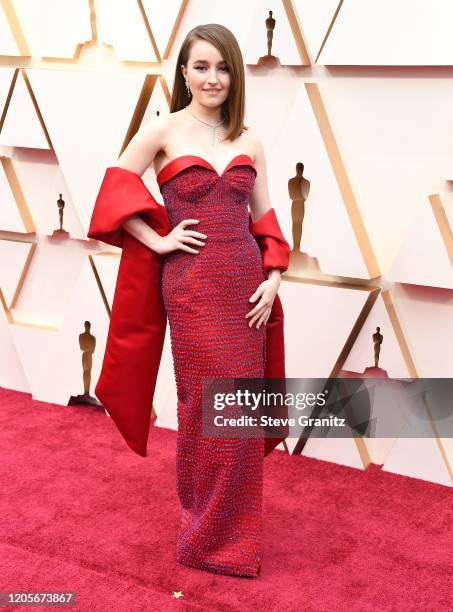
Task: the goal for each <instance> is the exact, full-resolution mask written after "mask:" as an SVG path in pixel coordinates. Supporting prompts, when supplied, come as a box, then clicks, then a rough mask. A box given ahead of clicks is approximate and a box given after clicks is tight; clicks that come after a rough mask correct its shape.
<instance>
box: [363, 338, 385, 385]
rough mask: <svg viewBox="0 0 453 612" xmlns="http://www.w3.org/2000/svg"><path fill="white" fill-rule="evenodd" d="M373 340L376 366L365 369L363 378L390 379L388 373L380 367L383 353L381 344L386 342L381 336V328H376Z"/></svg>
mask: <svg viewBox="0 0 453 612" xmlns="http://www.w3.org/2000/svg"><path fill="white" fill-rule="evenodd" d="M372 339H373V350H374V366H372V367H368V368H365V370H364V372H363V376H364V377H370V378H371V377H373V378H388V374H387V372H386V371H385V370H383V369H382V368H380V367H379V366H378V363H379V356H380V353H381V344H382V342H383V340H384V336H383V335H382V334H381V328H380V327H376V331H375V332H374V334H373V336H372Z"/></svg>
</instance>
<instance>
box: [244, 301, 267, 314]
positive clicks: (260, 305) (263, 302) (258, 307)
mask: <svg viewBox="0 0 453 612" xmlns="http://www.w3.org/2000/svg"><path fill="white" fill-rule="evenodd" d="M268 304H269V300H267V299H266V298H265V297H264V296H261V299H260V301H259V302H258V304H256V305H255V307H254V308H252V310H250V311H249V312H248V313H247V314H246V315H245V317H246V318H247V317H251V316H252V315H253V314H254V313H255V312H257V311H258V310H260V309H261V308H264V307H266V306H268Z"/></svg>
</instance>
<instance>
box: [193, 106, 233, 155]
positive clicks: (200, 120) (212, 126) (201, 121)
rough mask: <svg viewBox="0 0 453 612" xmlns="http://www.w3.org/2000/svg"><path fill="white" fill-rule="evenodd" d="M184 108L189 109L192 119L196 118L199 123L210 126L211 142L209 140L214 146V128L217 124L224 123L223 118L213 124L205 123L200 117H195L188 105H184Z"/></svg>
mask: <svg viewBox="0 0 453 612" xmlns="http://www.w3.org/2000/svg"><path fill="white" fill-rule="evenodd" d="M186 108H187V110H188V111H189V113H190V114H191V115H192V117H193V118H194V119H196V120H197V121H199V122H200V123H203V124H204V125H207V126H208V127H210V128H212V142H211V145H213V146H214V143H215V130H216V128H218V127H219V125H222V123H225V119H222V121H220V122H219V123H216V124H215V125H211V124H210V123H207V122H206V121H203V120H202V119H199V118H198V117H196V116H195V115H194V114H193V112H192V111H191V110H190V108H189V107H188V106H186Z"/></svg>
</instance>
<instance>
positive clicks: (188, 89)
mask: <svg viewBox="0 0 453 612" xmlns="http://www.w3.org/2000/svg"><path fill="white" fill-rule="evenodd" d="M186 88H187V97H188V98H189V100H190V96H191V95H192V94H191V92H190V87H189V81H188V80H187V79H186Z"/></svg>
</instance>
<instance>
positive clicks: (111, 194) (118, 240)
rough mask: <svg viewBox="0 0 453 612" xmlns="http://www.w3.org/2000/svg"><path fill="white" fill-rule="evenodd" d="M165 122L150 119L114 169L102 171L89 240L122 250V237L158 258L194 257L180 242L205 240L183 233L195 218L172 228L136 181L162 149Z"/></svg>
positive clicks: (161, 209) (162, 210)
mask: <svg viewBox="0 0 453 612" xmlns="http://www.w3.org/2000/svg"><path fill="white" fill-rule="evenodd" d="M170 123H171V120H170V119H169V117H166V118H163V119H162V118H156V119H153V120H151V121H149V122H148V123H147V124H145V125H144V126H142V127H141V128H140V130H139V131H138V132H137V133H136V134H135V135H134V137H133V138H132V139H131V141H130V142H129V144H128V146H127V147H126V149H125V150H124V152H123V153H122V155H121V156H120V157H119V159H118V162H117V165H116V166H110V167H109V168H107V170H106V174H105V176H104V179H103V182H102V184H101V187H100V190H99V193H98V196H97V198H96V203H95V206H94V209H93V212H92V216H91V222H90V228H89V231H88V236H89V237H90V238H95V239H97V240H102V241H103V242H107V243H108V244H113V245H114V246H118V247H120V248H122V246H123V239H124V234H125V233H126V232H127V233H129V234H131V235H132V236H133V237H134V238H136V239H137V240H138V241H139V242H141V243H142V244H144V245H145V246H146V247H148V248H149V249H151V250H152V251H155V252H156V253H158V254H159V255H165V254H166V253H169V252H171V251H174V250H176V249H181V250H183V251H187V252H189V253H194V254H198V252H199V251H197V250H196V249H194V248H191V247H190V246H189V245H187V244H185V243H186V242H189V243H191V244H194V245H197V246H204V242H202V241H201V240H200V239H204V238H206V236H205V235H204V234H201V233H200V232H196V231H195V230H187V229H185V228H186V226H187V225H193V224H194V223H198V219H183V220H182V221H181V222H180V223H178V225H176V226H175V227H173V228H172V227H171V225H170V221H169V218H168V215H167V214H166V210H165V206H162V205H161V204H159V202H157V200H156V199H155V198H154V197H153V196H152V194H151V193H150V192H149V190H148V189H147V188H146V185H145V184H144V182H143V180H142V178H141V175H142V174H143V173H144V171H145V170H146V169H147V168H148V166H149V165H150V164H151V162H152V161H153V160H154V158H155V156H156V154H157V153H158V152H159V151H160V150H161V149H163V150H165V147H166V143H167V133H168V132H169V130H170V129H171V128H170V127H169V126H170ZM172 125H173V124H172ZM172 129H175V128H172ZM151 226H152V227H151Z"/></svg>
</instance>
